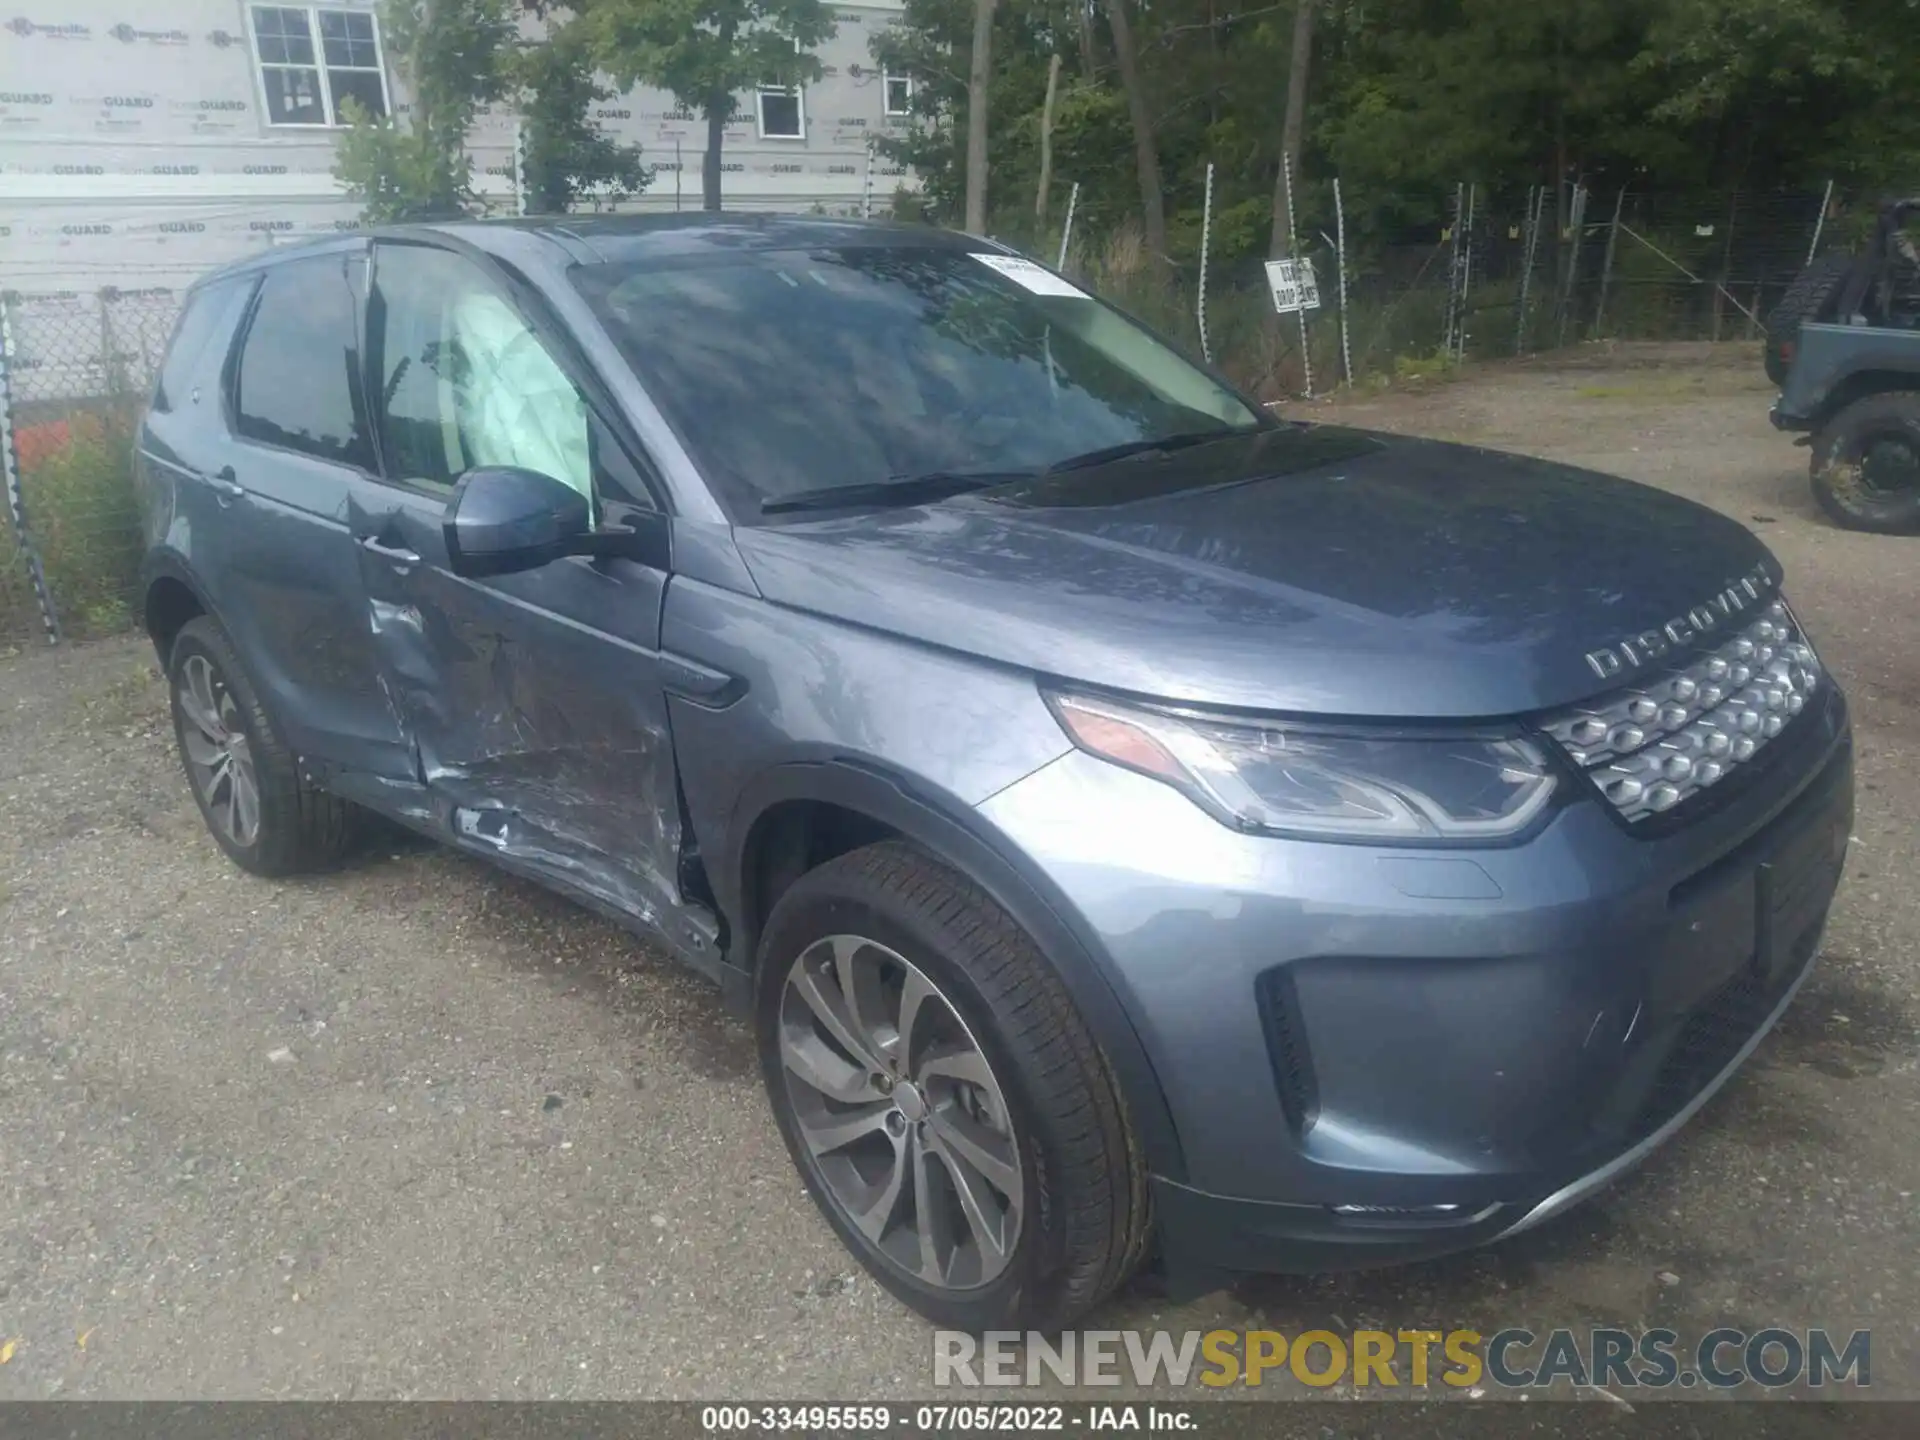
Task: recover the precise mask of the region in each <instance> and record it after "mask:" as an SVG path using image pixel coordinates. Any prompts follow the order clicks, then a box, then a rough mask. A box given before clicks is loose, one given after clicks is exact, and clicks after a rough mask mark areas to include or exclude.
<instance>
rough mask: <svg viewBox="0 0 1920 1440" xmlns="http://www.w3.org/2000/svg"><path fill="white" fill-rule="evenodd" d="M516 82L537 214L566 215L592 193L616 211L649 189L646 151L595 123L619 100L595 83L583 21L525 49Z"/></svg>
mask: <svg viewBox="0 0 1920 1440" xmlns="http://www.w3.org/2000/svg"><path fill="white" fill-rule="evenodd" d="M511 74H512V77H513V79H514V81H515V82H516V84H517V86H518V88H519V91H520V114H521V120H522V122H523V125H524V127H525V128H524V135H525V139H524V145H525V155H524V160H523V162H522V165H523V176H524V181H525V184H526V187H527V206H528V209H529V210H530V211H531V212H532V213H534V214H538V215H557V214H564V213H565V212H566V211H568V210H571V209H572V208H573V206H574V203H575V202H576V201H577V200H579V199H580V198H581V197H582V196H583V195H586V194H589V193H591V194H593V195H594V196H596V197H597V198H599V199H603V200H605V201H608V202H610V203H618V202H619V201H621V200H626V199H630V198H631V197H633V196H635V195H638V194H639V193H640V192H641V191H642V190H644V189H646V187H647V183H648V181H650V180H651V179H652V178H653V177H652V175H651V174H650V173H649V172H648V170H647V167H646V164H645V162H644V161H643V160H642V159H641V155H640V147H639V146H637V145H622V144H620V143H618V142H617V141H615V140H613V139H611V138H610V137H608V136H607V135H605V134H603V133H602V132H601V130H600V129H599V127H598V126H596V125H595V124H594V123H593V121H592V119H591V118H590V111H591V109H592V107H593V105H594V104H595V103H596V102H598V101H602V100H610V99H612V98H613V96H614V94H615V92H614V91H612V90H610V89H608V88H607V87H606V86H605V85H603V84H602V83H601V82H600V80H599V78H598V77H597V76H596V75H595V73H594V68H593V56H592V52H591V47H590V45H589V41H588V36H587V33H586V29H585V27H584V26H582V25H581V24H580V22H579V21H577V20H573V21H568V22H565V23H564V24H561V25H559V26H558V27H557V28H555V29H554V30H553V31H552V33H551V34H550V35H549V36H548V37H547V39H546V41H545V42H544V43H540V44H533V45H528V46H526V47H525V48H524V49H522V50H521V52H520V53H519V54H518V55H517V56H515V57H514V60H513V62H512V67H511Z"/></svg>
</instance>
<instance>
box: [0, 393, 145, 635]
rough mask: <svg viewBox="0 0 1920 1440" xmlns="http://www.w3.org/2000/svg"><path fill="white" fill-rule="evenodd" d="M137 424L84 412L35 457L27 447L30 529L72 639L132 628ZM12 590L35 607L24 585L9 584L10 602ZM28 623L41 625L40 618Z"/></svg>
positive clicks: (137, 533) (120, 415)
mask: <svg viewBox="0 0 1920 1440" xmlns="http://www.w3.org/2000/svg"><path fill="white" fill-rule="evenodd" d="M134 425H135V422H134V419H133V417H132V415H131V414H129V413H126V412H123V411H108V412H105V413H95V412H81V413H77V414H75V415H73V416H70V417H69V418H68V419H67V420H66V421H64V422H63V423H62V425H61V426H60V428H59V430H58V432H56V434H57V438H56V439H55V440H54V442H53V443H49V444H47V445H45V446H42V447H38V448H37V449H35V450H34V451H33V452H32V453H31V454H29V453H28V447H24V446H23V447H22V451H23V453H22V457H21V460H22V463H21V476H20V488H21V496H22V499H23V501H24V502H25V505H26V511H27V526H28V528H29V530H30V532H31V534H32V536H33V539H34V543H35V545H36V547H37V548H38V550H39V552H40V563H41V566H42V568H43V569H44V570H45V572H46V577H47V586H48V588H49V589H50V590H51V591H52V592H53V602H54V606H55V608H56V609H57V610H58V612H59V615H60V622H61V630H62V632H63V633H64V634H65V635H67V636H70V637H76V638H78V637H84V636H89V635H103V634H109V633H112V632H114V631H118V630H124V629H126V628H127V627H128V625H130V624H131V623H132V618H133V613H132V608H131V600H132V597H133V592H134V588H135V585H136V582H137V579H138V575H139V569H140V554H141V549H142V536H141V519H140V500H139V496H138V494H137V492H136V491H135V489H134V481H133V444H134V441H133V436H134ZM15 589H18V590H19V591H20V593H21V599H23V600H24V602H25V603H26V604H27V605H28V606H31V605H32V603H33V599H32V594H31V591H30V590H29V589H28V588H27V587H26V586H24V585H22V586H18V587H10V588H9V591H8V594H9V598H11V597H12V594H13V591H14V590H15ZM18 603H19V602H18V601H16V602H15V605H16V606H17V604H18ZM10 608H12V607H10ZM30 623H32V624H33V625H35V626H37V625H38V623H39V620H38V616H37V614H36V615H34V616H33V617H32V618H31V622H30ZM7 628H8V629H9V630H17V629H19V628H20V627H18V626H16V625H14V624H12V623H9V624H8V626H7Z"/></svg>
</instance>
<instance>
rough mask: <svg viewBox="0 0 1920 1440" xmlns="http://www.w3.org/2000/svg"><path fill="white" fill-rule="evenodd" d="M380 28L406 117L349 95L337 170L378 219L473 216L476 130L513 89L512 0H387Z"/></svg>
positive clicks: (365, 212) (368, 216)
mask: <svg viewBox="0 0 1920 1440" xmlns="http://www.w3.org/2000/svg"><path fill="white" fill-rule="evenodd" d="M380 29H381V33H382V35H383V36H384V38H385V41H386V54H387V57H388V59H389V60H390V61H391V62H392V65H393V68H394V70H395V72H396V73H397V75H398V76H399V78H400V80H401V81H402V83H403V84H404V86H405V87H406V91H407V96H408V100H409V102H410V107H409V110H408V114H407V118H406V123H405V124H404V125H402V124H401V122H400V121H399V119H398V118H397V117H394V116H385V117H375V116H371V115H368V114H367V113H366V111H365V110H364V109H362V108H361V107H360V106H359V105H358V104H356V103H354V102H353V101H349V102H348V103H347V105H346V107H345V110H346V114H347V119H348V121H349V124H348V128H347V131H346V133H345V134H343V135H342V136H341V137H340V144H339V148H338V150H337V151H336V154H335V161H334V169H333V173H334V176H335V178H336V179H338V180H339V181H340V183H341V184H342V185H343V186H344V187H345V188H346V191H347V194H348V195H349V196H350V197H352V198H353V199H355V200H358V201H359V202H360V203H361V206H362V211H361V218H362V219H363V220H365V221H366V222H367V223H369V224H382V223H386V222H391V221H406V220H443V219H451V218H454V217H457V216H460V215H465V214H467V213H469V212H470V211H471V209H472V207H473V203H474V196H473V191H472V188H471V186H470V184H469V181H470V180H471V178H472V173H473V162H472V160H471V158H470V157H469V156H468V154H467V132H468V131H469V130H471V129H472V128H473V119H474V116H475V114H477V113H478V111H479V109H480V107H481V106H482V105H485V104H488V103H489V102H491V101H494V100H497V99H499V98H500V97H501V95H502V94H503V93H504V92H505V90H506V85H507V78H506V63H505V62H506V58H507V56H508V55H509V53H510V52H511V49H512V47H513V44H514V40H515V30H514V21H513V13H512V10H511V8H510V4H509V0H386V3H385V4H384V5H382V6H381V10H380Z"/></svg>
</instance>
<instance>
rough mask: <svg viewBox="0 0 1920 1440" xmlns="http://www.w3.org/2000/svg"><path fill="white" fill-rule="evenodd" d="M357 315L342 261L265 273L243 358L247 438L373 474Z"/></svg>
mask: <svg viewBox="0 0 1920 1440" xmlns="http://www.w3.org/2000/svg"><path fill="white" fill-rule="evenodd" d="M358 309H359V302H358V300H357V299H356V297H355V294H354V290H353V287H352V285H350V284H349V283H348V280H347V268H346V261H345V258H344V257H343V256H340V255H316V256H314V257H313V258H312V259H310V260H290V261H288V262H287V263H285V264H283V265H276V266H274V267H273V268H272V269H270V270H268V271H267V278H266V282H265V285H264V286H263V288H262V290H261V292H260V299H259V302H258V303H257V305H256V306H255V308H254V312H253V322H252V323H251V324H250V325H249V326H248V327H247V338H246V342H245V345H244V348H243V349H242V350H241V352H240V375H239V384H238V387H237V391H236V394H235V396H234V411H235V417H236V428H237V429H238V430H239V431H240V433H241V434H242V435H244V436H246V437H247V438H248V439H249V440H259V441H263V442H264V443H266V444H269V445H280V446H284V447H285V448H286V449H289V450H299V451H302V452H304V453H306V454H309V455H315V456H318V457H319V458H320V459H322V460H334V461H338V462H339V463H341V464H344V465H355V466H358V467H360V468H361V469H366V470H371V469H372V468H373V442H372V440H371V439H370V438H369V434H368V427H367V418H366V407H365V406H364V405H363V404H361V402H360V373H359V372H360V355H359V341H358V339H357V338H356V330H357V328H358V326H357V319H358Z"/></svg>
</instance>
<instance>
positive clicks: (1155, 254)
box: [1106, 0, 1168, 265]
mask: <svg viewBox="0 0 1920 1440" xmlns="http://www.w3.org/2000/svg"><path fill="white" fill-rule="evenodd" d="M1106 3H1107V23H1108V25H1109V26H1110V27H1111V28H1112V30H1113V61H1114V67H1115V68H1116V69H1118V70H1119V72H1120V88H1121V89H1122V90H1123V91H1125V92H1126V96H1127V114H1128V116H1129V117H1130V118H1131V120H1132V122H1133V157H1134V166H1135V168H1136V170H1137V171H1138V173H1139V177H1140V228H1141V231H1142V233H1143V235H1144V237H1145V239H1146V242H1147V254H1148V255H1150V256H1151V257H1152V258H1153V260H1154V262H1155V263H1156V264H1160V265H1164V264H1165V263H1166V261H1167V258H1168V256H1167V206H1166V200H1165V199H1164V197H1163V196H1162V194H1161V189H1160V149H1159V145H1158V143H1157V142H1156V140H1155V139H1154V133H1153V111H1152V110H1151V109H1150V108H1149V106H1148V104H1147V92H1146V89H1145V87H1144V85H1143V84H1142V82H1141V78H1140V61H1139V57H1138V56H1137V55H1136V53H1135V52H1134V48H1133V31H1132V28H1131V27H1130V26H1129V25H1128V24H1127V0H1106Z"/></svg>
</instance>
